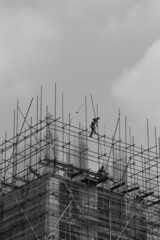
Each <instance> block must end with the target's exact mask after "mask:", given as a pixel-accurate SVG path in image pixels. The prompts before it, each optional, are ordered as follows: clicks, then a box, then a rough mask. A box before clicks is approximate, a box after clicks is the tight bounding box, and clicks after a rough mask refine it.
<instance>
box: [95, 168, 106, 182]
mask: <svg viewBox="0 0 160 240" xmlns="http://www.w3.org/2000/svg"><path fill="white" fill-rule="evenodd" d="M106 174H107V173H106V171H105V168H104V166H103V165H102V166H101V167H100V168H99V169H98V171H97V173H96V176H95V178H97V177H98V179H100V178H102V177H105V176H106Z"/></svg>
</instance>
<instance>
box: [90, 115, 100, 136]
mask: <svg viewBox="0 0 160 240" xmlns="http://www.w3.org/2000/svg"><path fill="white" fill-rule="evenodd" d="M99 119H100V118H99V117H96V118H93V120H92V122H91V125H90V128H91V133H90V137H92V135H93V133H94V134H97V132H96V126H97V125H98V120H99Z"/></svg>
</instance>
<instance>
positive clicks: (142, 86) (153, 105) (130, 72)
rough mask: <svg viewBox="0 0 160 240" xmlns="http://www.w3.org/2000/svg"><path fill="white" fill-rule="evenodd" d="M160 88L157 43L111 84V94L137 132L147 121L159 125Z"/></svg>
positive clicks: (158, 47) (159, 54) (158, 46)
mask: <svg viewBox="0 0 160 240" xmlns="http://www.w3.org/2000/svg"><path fill="white" fill-rule="evenodd" d="M159 89H160V40H159V41H157V42H155V43H154V44H153V45H152V46H151V47H150V48H149V49H148V50H147V51H146V53H145V55H144V57H143V59H142V60H141V61H140V62H139V63H138V64H136V65H135V66H134V67H133V68H131V69H126V70H125V71H124V72H123V74H122V76H121V77H120V79H119V80H118V81H116V82H114V83H113V85H112V95H113V98H114V99H115V100H116V102H117V103H118V104H119V107H120V108H121V109H122V110H123V112H125V114H126V115H127V116H129V117H130V118H131V119H132V121H133V124H134V125H136V126H137V130H138V131H139V130H140V129H141V130H142V129H144V124H145V120H146V119H147V118H149V120H150V123H151V125H152V127H154V126H156V125H159V121H160V104H159V103H160V93H159ZM141 130H140V131H141Z"/></svg>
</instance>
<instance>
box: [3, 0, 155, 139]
mask: <svg viewBox="0 0 160 240" xmlns="http://www.w3.org/2000/svg"><path fill="white" fill-rule="evenodd" d="M159 12H160V1H159V0H121V1H119V0H53V1H52V0H45V1H44V0H14V1H12V0H0V109H1V126H2V129H1V130H0V133H1V135H2V134H3V135H4V131H5V130H7V129H9V131H11V128H12V121H11V119H12V118H13V117H12V116H13V109H14V108H15V105H16V99H19V100H20V103H21V104H22V105H23V106H25V107H27V106H28V104H29V101H30V99H31V97H32V96H33V97H34V98H35V96H36V94H37V93H39V91H40V85H43V91H44V92H45V93H44V94H45V95H46V99H47V97H49V96H52V93H51V89H52V88H53V92H54V83H55V82H56V83H57V88H58V91H59V92H60V94H61V92H64V95H65V106H66V112H67V111H68V112H70V113H71V115H73V116H74V113H75V111H76V110H77V109H78V108H79V106H81V104H82V103H83V101H84V96H85V95H87V96H88V102H89V104H90V105H89V106H88V108H92V106H91V103H90V102H91V101H90V94H93V96H94V101H95V103H97V104H98V107H99V115H100V117H101V123H102V124H106V128H107V126H108V125H109V124H111V123H113V124H112V125H113V126H112V127H113V129H114V127H115V124H116V121H117V119H114V120H113V118H114V117H115V116H116V117H117V109H118V108H119V107H120V108H121V112H122V115H123V116H125V115H126V116H127V117H128V121H129V124H131V125H132V127H133V134H135V135H137V136H138V133H139V132H141V133H142V135H143V134H144V135H145V131H144V129H146V126H145V124H146V118H149V120H150V125H151V129H152V128H153V127H154V125H159V124H160V108H159V102H160V94H159V86H160V67H159V64H160V14H159ZM23 111H26V109H25V108H23ZM92 114H93V112H92V113H91V110H90V113H89V116H88V118H92ZM107 124H108V125H107ZM109 126H110V125H109ZM112 127H111V129H112ZM113 129H112V130H113ZM107 131H108V132H109V129H107ZM158 135H160V132H158ZM1 138H2V137H1Z"/></svg>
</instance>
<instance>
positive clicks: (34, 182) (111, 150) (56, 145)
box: [0, 89, 160, 240]
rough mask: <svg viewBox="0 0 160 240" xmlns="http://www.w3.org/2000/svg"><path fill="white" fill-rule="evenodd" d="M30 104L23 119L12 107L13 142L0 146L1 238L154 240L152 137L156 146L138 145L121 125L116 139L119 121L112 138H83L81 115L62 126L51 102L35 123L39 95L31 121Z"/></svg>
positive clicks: (159, 219)
mask: <svg viewBox="0 0 160 240" xmlns="http://www.w3.org/2000/svg"><path fill="white" fill-rule="evenodd" d="M85 100H86V99H85ZM92 103H93V102H92ZM31 105H32V101H31V103H30V105H29V108H28V110H27V112H26V114H25V115H24V114H23V113H22V111H21V109H20V107H19V106H17V111H15V112H14V124H13V137H12V138H10V139H7V136H6V137H5V139H4V141H2V144H1V146H0V156H1V159H0V240H36V239H37V240H38V239H39V240H40V239H41V240H51V239H55V240H107V239H108V240H120V239H124V240H125V239H126V240H127V239H128V240H133V239H134V240H135V239H137V240H146V239H150V240H151V239H156V240H159V239H160V206H159V203H160V194H159V176H160V175H159V160H160V153H159V148H160V147H159V146H160V144H159V142H160V141H158V140H157V136H156V131H155V146H153V147H150V146H149V141H148V147H147V148H146V149H144V148H143V147H142V146H141V147H137V146H136V145H135V143H134V138H133V137H131V136H129V137H128V136H127V122H126V119H125V137H124V138H125V139H124V140H123V139H121V129H120V126H121V125H120V115H119V116H118V119H117V125H116V128H115V132H114V134H113V136H112V137H109V136H106V134H102V135H101V134H100V133H99V129H98V125H97V126H96V128H97V129H96V131H97V134H94V135H93V137H92V138H90V137H89V135H90V123H87V117H86V118H85V125H84V126H81V124H79V126H73V125H72V121H71V120H70V119H69V121H68V122H65V121H64V116H63V111H62V116H57V112H56V99H55V111H54V114H53V115H52V114H51V113H50V112H49V111H48V108H47V110H46V114H45V117H44V118H43V117H42V89H41V96H40V104H39V105H40V107H39V105H38V103H37V116H36V121H35V123H33V121H32V119H31V120H30V121H28V113H29V111H30V107H31ZM38 108H40V109H38ZM62 109H63V105H62ZM18 114H19V116H20V115H21V118H22V119H23V121H22V124H21V126H20V127H19V128H18V127H17V122H18V120H16V119H18ZM16 116H17V117H16ZM85 116H87V107H86V101H85ZM129 135H130V134H129ZM102 165H103V166H104V170H103V171H101V170H99V169H101V166H102Z"/></svg>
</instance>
